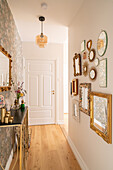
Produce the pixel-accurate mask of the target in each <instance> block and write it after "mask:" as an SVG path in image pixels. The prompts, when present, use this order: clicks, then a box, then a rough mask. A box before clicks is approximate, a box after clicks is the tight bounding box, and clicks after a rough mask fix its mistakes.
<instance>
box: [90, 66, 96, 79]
mask: <svg viewBox="0 0 113 170" xmlns="http://www.w3.org/2000/svg"><path fill="white" fill-rule="evenodd" d="M91 70H94V72H95V77H94V78H91V77H90V72H91ZM89 78H90V80H92V81H94V80H95V79H96V78H97V70H96V68H95V67H91V69H90V71H89Z"/></svg>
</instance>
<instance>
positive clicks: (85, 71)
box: [83, 61, 88, 77]
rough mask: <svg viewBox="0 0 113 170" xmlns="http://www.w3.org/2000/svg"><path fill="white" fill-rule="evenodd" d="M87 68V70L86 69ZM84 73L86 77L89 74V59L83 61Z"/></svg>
mask: <svg viewBox="0 0 113 170" xmlns="http://www.w3.org/2000/svg"><path fill="white" fill-rule="evenodd" d="M85 68H86V70H85ZM83 75H84V76H85V77H86V76H87V75H88V62H87V61H85V62H84V63H83Z"/></svg>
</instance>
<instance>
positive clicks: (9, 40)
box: [0, 0, 23, 170]
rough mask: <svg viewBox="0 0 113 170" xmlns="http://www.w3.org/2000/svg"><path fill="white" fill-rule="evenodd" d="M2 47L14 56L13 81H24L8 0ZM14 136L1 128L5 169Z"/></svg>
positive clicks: (0, 0)
mask: <svg viewBox="0 0 113 170" xmlns="http://www.w3.org/2000/svg"><path fill="white" fill-rule="evenodd" d="M0 45H2V47H3V48H4V49H5V50H6V51H8V53H9V54H10V55H11V56H12V60H13V62H12V78H13V81H22V80H23V77H22V75H23V74H22V72H23V65H22V63H23V62H22V61H23V56H22V44H21V39H20V37H19V34H18V31H17V28H16V25H15V22H14V19H13V15H12V13H11V11H10V9H9V7H8V3H7V1H6V0H0ZM18 61H19V62H18ZM6 93H8V92H6ZM12 135H13V128H0V162H1V163H2V165H3V167H5V166H6V163H7V160H8V158H9V155H10V152H11V149H12ZM0 170H1V167H0Z"/></svg>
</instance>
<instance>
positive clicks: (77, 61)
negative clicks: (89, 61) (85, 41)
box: [73, 53, 82, 76]
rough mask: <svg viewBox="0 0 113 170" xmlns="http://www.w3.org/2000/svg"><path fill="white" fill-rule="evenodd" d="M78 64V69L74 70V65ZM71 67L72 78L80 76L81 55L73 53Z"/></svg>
mask: <svg viewBox="0 0 113 170" xmlns="http://www.w3.org/2000/svg"><path fill="white" fill-rule="evenodd" d="M77 64H78V66H77V67H78V68H76V65H77ZM73 67H74V76H80V75H81V74H82V72H81V55H80V54H77V53H75V56H74V57H73Z"/></svg>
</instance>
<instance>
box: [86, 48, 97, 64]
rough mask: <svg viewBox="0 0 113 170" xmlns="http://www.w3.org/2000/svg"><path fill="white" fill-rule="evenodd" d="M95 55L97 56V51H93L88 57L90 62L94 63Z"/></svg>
mask: <svg viewBox="0 0 113 170" xmlns="http://www.w3.org/2000/svg"><path fill="white" fill-rule="evenodd" d="M95 55H96V52H95V49H91V50H90V52H89V55H88V59H89V61H90V62H92V61H94V59H95Z"/></svg>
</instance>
